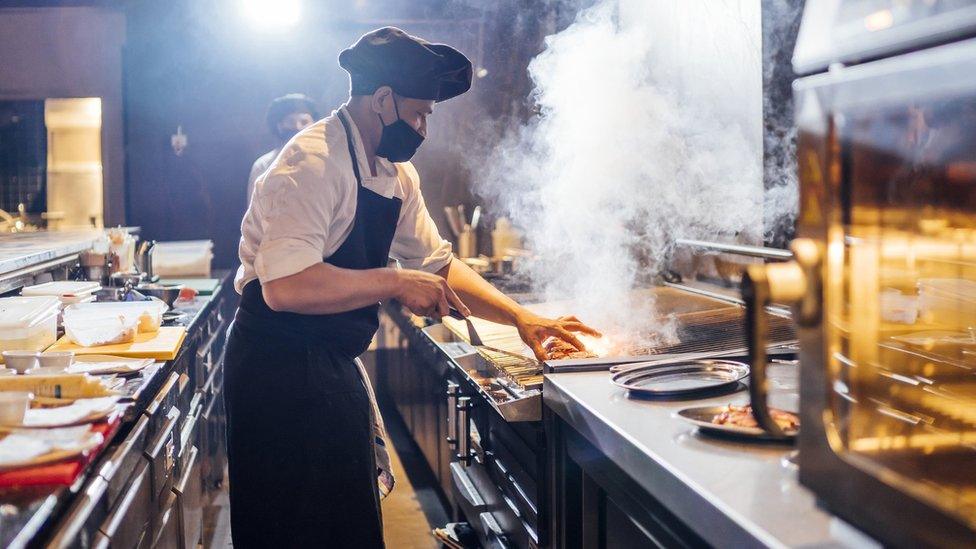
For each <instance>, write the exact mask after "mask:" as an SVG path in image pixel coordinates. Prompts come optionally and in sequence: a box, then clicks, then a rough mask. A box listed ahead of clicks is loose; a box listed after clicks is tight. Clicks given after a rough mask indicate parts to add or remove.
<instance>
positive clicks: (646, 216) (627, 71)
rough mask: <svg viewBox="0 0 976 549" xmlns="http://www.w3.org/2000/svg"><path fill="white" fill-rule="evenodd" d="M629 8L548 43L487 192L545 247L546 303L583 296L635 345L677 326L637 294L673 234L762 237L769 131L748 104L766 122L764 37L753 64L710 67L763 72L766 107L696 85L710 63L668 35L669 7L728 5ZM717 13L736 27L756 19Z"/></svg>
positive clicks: (597, 9)
mask: <svg viewBox="0 0 976 549" xmlns="http://www.w3.org/2000/svg"><path fill="white" fill-rule="evenodd" d="M732 3H733V4H735V2H732ZM628 4H632V3H628V2H627V1H626V0H619V1H609V0H607V1H602V2H600V3H598V4H597V5H595V6H593V7H591V8H588V9H586V10H584V11H582V12H581V13H580V14H579V15H578V17H577V19H576V21H575V23H574V24H572V25H571V26H570V27H568V28H567V29H566V30H564V31H562V32H559V33H557V34H554V35H552V36H550V37H548V38H547V39H546V44H545V50H544V51H543V52H542V53H541V54H540V55H539V56H537V57H536V58H535V59H534V60H533V61H532V62H531V64H530V65H529V72H530V75H531V78H532V81H533V83H534V86H535V89H534V92H533V100H534V101H535V103H536V105H537V109H538V115H537V116H535V117H534V118H533V119H532V120H531V121H530V122H529V123H528V124H527V125H525V126H523V127H520V128H518V129H517V130H516V131H514V132H510V133H509V135H507V136H505V138H504V139H502V142H501V144H500V145H498V146H497V147H495V148H494V149H493V152H492V154H491V155H490V158H489V159H488V162H487V164H486V165H487V166H488V167H489V169H488V171H487V173H485V174H484V175H485V176H484V177H482V178H481V180H480V181H478V182H477V186H476V191H477V192H478V193H479V194H480V195H482V196H484V197H486V198H489V199H490V200H492V201H493V202H494V203H495V204H498V205H500V206H501V207H502V209H503V210H505V211H506V213H507V214H508V215H509V216H510V217H512V218H513V219H514V221H515V222H516V223H517V224H518V225H519V226H521V227H522V228H523V229H524V231H525V237H526V244H527V247H529V248H530V249H531V250H533V252H535V256H536V259H535V260H534V261H533V262H532V263H531V264H529V265H528V266H527V267H526V268H527V269H528V271H529V272H528V274H529V275H530V276H531V277H532V279H533V280H534V281H535V283H536V284H537V285H538V289H539V290H540V292H542V293H543V295H544V297H545V298H546V299H547V300H559V299H566V298H568V297H572V298H573V300H574V302H575V303H576V305H574V307H575V310H573V311H572V313H574V314H576V315H577V316H579V317H580V318H581V319H582V320H583V321H585V322H588V323H590V324H591V325H593V326H596V327H598V328H600V329H602V330H603V331H605V332H609V333H617V334H627V337H630V338H631V339H632V340H633V339H634V336H635V335H636V334H644V335H649V334H654V333H656V334H657V337H660V335H661V333H662V330H664V331H666V330H665V329H664V327H662V326H661V325H660V322H658V323H651V322H650V319H653V318H655V317H656V316H658V315H657V314H656V313H655V311H654V304H653V303H652V302H650V301H642V300H638V301H635V300H634V298H633V293H632V290H633V288H635V287H638V286H640V285H642V284H646V282H647V275H648V274H649V273H653V272H655V269H657V268H659V267H661V266H663V264H664V263H665V262H666V260H667V258H668V255H669V253H670V252H671V251H672V249H673V241H674V239H676V238H703V239H716V238H725V239H732V238H735V239H738V240H740V241H749V242H761V240H762V232H763V208H762V200H763V198H762V197H763V192H762V191H763V177H762V136H761V128H760V129H758V130H756V131H753V128H751V127H745V126H744V125H743V123H742V119H743V116H742V112H743V109H745V110H746V111H748V112H753V113H756V114H755V116H756V117H758V119H761V98H760V97H759V96H758V95H761V84H760V79H761V68H760V65H761V61H760V56H759V48H760V44H759V43H758V41H757V40H754V41H753V43H750V44H749V45H748V47H749V48H752V47H754V50H750V51H751V52H752V53H754V57H755V60H754V61H749V62H747V63H741V62H740V63H738V65H736V59H729V58H725V59H723V58H722V56H721V55H716V58H715V59H714V60H711V63H712V65H713V66H712V67H704V68H703V70H706V71H711V73H710V74H715V73H716V72H717V73H718V74H720V75H721V74H724V73H725V72H728V73H730V74H732V73H734V72H735V71H754V73H755V81H756V83H757V86H758V88H757V89H758V90H759V93H758V94H753V95H756V97H755V104H754V105H752V104H750V105H740V104H736V102H735V98H736V97H739V96H741V95H742V94H741V93H740V94H735V93H732V94H729V93H727V92H729V91H730V90H727V89H723V86H725V85H727V82H728V81H724V80H723V79H722V78H716V79H714V81H712V82H709V81H708V79H703V80H704V82H705V84H704V86H699V87H698V88H697V89H696V90H691V89H690V88H689V87H688V86H687V85H684V86H683V85H682V83H683V82H684V83H685V84H687V80H688V79H687V78H686V77H683V76H682V75H687V74H688V73H689V72H692V73H693V72H694V71H695V70H698V69H699V68H702V67H701V65H702V63H704V62H705V61H703V60H702V59H701V58H691V57H690V56H691V55H692V54H689V58H688V59H684V60H682V56H681V53H680V52H678V53H677V54H676V52H675V51H674V48H675V45H674V44H673V43H665V41H666V38H665V37H662V36H661V33H662V31H663V29H662V27H663V26H664V25H667V23H666V21H667V17H661V12H662V11H665V12H670V15H672V16H673V15H674V14H675V12H674V10H676V9H681V7H680V6H679V7H677V8H676V7H674V4H681V5H688V6H690V5H692V4H695V5H697V6H698V8H697V9H698V10H700V11H701V12H702V13H704V14H705V16H708V15H709V14H708V12H709V10H711V9H712V7H713V6H714V5H718V3H714V4H713V2H712V1H711V0H708V1H707V2H706V1H701V0H699V1H698V2H691V1H689V2H687V4H686V3H685V2H680V3H674V2H669V1H657V2H650V1H648V2H638V3H637V4H640V5H639V6H636V7H635V6H631V7H630V8H629V9H628ZM743 4H746V3H745V2H743ZM754 4H758V3H754ZM736 9H738V8H736ZM748 9H753V8H748ZM748 9H747V11H748ZM754 10H758V8H754ZM733 11H735V10H733ZM735 13H739V12H738V11H736V12H735ZM712 15H716V17H723V18H722V19H721V23H717V24H721V25H730V26H731V27H732V28H731V29H730V30H729V32H730V33H734V32H745V31H743V30H742V29H741V28H740V27H744V26H748V24H747V22H744V21H738V20H736V19H735V18H734V17H733V18H731V19H730V20H729V18H727V17H725V16H724V15H723V14H712ZM747 15H748V14H746V15H743V17H746V16H747ZM754 15H755V17H754V20H755V24H753V25H752V26H753V27H754V29H753V30H755V31H756V33H758V30H757V27H758V11H756V12H755V14H754ZM718 20H719V19H716V21H718ZM662 21H665V22H664V23H662ZM750 24H751V23H750ZM693 32H694V31H693V30H692V34H693ZM749 40H752V38H750V39H749ZM749 40H747V42H748V41H749ZM714 41H715V43H714V44H711V45H709V47H713V48H716V49H717V50H721V48H722V46H721V45H720V44H719V42H720V41H721V38H714ZM750 59H751V58H750ZM682 63H685V64H682ZM687 64H691V65H692V66H691V67H689V66H688V65H687ZM725 64H731V65H732V66H725ZM731 78H733V79H734V78H738V76H737V75H736V74H732V77H731ZM700 83H701V82H699V84H700ZM731 91H735V90H731ZM723 98H725V99H724V100H723ZM758 119H757V120H756V127H757V128H759V127H760V124H761V120H758ZM665 335H667V334H665ZM638 339H639V338H638Z"/></svg>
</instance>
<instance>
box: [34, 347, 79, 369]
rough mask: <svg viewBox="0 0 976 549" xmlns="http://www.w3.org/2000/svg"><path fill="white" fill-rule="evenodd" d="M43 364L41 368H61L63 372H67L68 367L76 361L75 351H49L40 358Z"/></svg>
mask: <svg viewBox="0 0 976 549" xmlns="http://www.w3.org/2000/svg"><path fill="white" fill-rule="evenodd" d="M39 360H40V363H41V368H50V369H52V370H53V369H55V368H60V369H61V370H67V369H68V366H71V364H72V363H73V362H74V361H75V352H74V351H48V352H45V353H41V356H40V358H39Z"/></svg>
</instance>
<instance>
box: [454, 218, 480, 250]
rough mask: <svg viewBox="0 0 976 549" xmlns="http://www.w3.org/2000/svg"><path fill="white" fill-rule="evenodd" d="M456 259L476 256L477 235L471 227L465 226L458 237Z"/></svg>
mask: <svg viewBox="0 0 976 549" xmlns="http://www.w3.org/2000/svg"><path fill="white" fill-rule="evenodd" d="M457 240H458V257H459V258H464V257H475V256H476V255H478V239H477V234H476V233H475V232H474V229H473V228H472V227H471V225H468V224H465V225H464V228H463V229H462V230H461V234H460V235H459V236H458V239H457Z"/></svg>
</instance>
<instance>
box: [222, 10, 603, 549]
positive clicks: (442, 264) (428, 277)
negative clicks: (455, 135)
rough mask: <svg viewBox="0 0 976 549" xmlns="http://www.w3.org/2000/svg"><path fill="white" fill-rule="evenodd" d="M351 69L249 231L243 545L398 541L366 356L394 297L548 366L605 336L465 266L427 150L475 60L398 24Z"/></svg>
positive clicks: (238, 468) (232, 367)
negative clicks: (439, 210) (522, 344)
mask: <svg viewBox="0 0 976 549" xmlns="http://www.w3.org/2000/svg"><path fill="white" fill-rule="evenodd" d="M339 65H340V66H341V67H342V68H343V69H345V70H346V71H347V72H348V73H349V78H350V98H349V100H348V101H347V102H346V103H345V104H344V105H343V106H341V107H340V108H339V109H338V110H336V111H335V112H334V113H333V114H332V115H331V116H329V117H327V118H325V119H323V120H319V121H318V122H316V123H314V124H312V125H311V126H309V127H308V128H305V129H304V130H302V131H301V132H300V133H299V134H298V135H296V136H295V137H294V138H293V139H292V140H291V141H290V142H289V143H288V144H287V145H286V146H285V148H284V149H283V150H282V151H281V153H280V154H279V155H278V156H277V158H276V159H275V161H274V162H273V163H272V165H271V167H270V169H269V170H268V171H267V172H266V173H265V174H264V176H262V177H260V178H258V181H257V184H256V186H255V192H254V198H253V203H252V206H251V208H250V209H249V211H248V212H247V214H245V217H244V221H243V224H242V238H241V244H240V257H241V263H242V266H241V268H240V270H239V271H238V273H237V278H236V280H235V286H236V288H237V290H238V292H240V293H241V294H242V299H241V304H240V307H239V309H238V311H237V314H236V318H235V322H234V326H233V328H232V330H231V335H230V339H229V343H228V351H227V362H226V364H227V373H226V380H227V392H226V397H227V400H226V404H227V415H228V421H229V425H228V441H229V450H230V451H229V459H230V465H229V467H230V499H231V526H232V535H233V543H234V546H235V547H251V546H254V547H256V546H272V545H279V546H283V547H323V546H325V547H360V548H361V547H367V548H368V547H382V546H383V530H382V522H381V518H380V505H379V497H380V485H378V483H377V480H378V476H382V472H383V469H384V468H383V466H382V464H381V463H379V462H378V461H377V454H378V452H377V451H376V448H375V447H374V445H376V444H379V443H380V441H379V440H378V438H379V437H380V436H381V434H379V431H381V430H378V429H377V428H376V425H377V418H376V417H375V413H374V411H373V410H374V409H373V407H371V403H370V393H369V389H368V382H367V380H365V379H364V376H363V375H362V373H361V368H360V367H359V365H358V364H357V362H358V359H357V357H358V356H359V355H360V354H362V353H363V352H364V351H365V350H366V348H367V347H368V346H369V343H370V340H371V339H372V337H373V334H374V333H375V332H376V329H377V325H378V319H377V314H378V303H379V302H381V301H384V300H389V299H396V300H397V301H399V302H400V303H401V304H403V305H404V306H405V307H406V308H408V309H409V310H410V311H412V312H413V313H414V314H417V315H422V316H428V317H442V316H445V315H447V314H448V313H449V307H453V308H455V309H456V310H457V311H460V313H461V314H464V315H468V314H476V315H477V316H479V317H482V318H486V319H489V320H493V321H495V322H500V323H505V324H509V325H512V326H515V327H516V328H517V329H518V332H519V334H521V336H522V338H523V339H524V340H525V341H526V343H528V344H529V345H530V346H531V347H532V349H533V350H534V352H535V353H536V355H537V356H539V357H540V358H544V356H545V352H544V350H543V348H542V345H541V342H542V341H543V340H544V339H545V338H547V337H549V336H555V337H558V338H561V339H563V340H566V341H568V342H569V343H571V344H572V345H574V346H575V347H577V348H580V349H582V347H583V346H582V344H581V343H580V342H579V340H578V339H577V337H576V335H575V333H579V332H581V333H590V334H596V332H595V331H594V330H592V329H591V328H589V327H587V326H585V325H583V324H582V323H580V322H579V321H578V320H577V319H575V318H573V317H564V318H561V319H558V320H552V319H548V318H542V317H540V316H537V315H535V314H533V313H531V312H529V311H527V310H526V309H524V308H522V307H521V306H519V305H518V304H517V303H515V302H514V301H513V300H511V299H510V298H508V297H506V296H505V295H503V294H502V293H500V292H499V291H497V290H496V289H495V288H493V287H492V286H491V285H489V284H488V283H487V282H485V281H484V280H483V279H482V278H481V277H480V276H478V275H477V274H476V273H475V272H474V271H472V270H471V269H470V268H468V267H467V266H466V265H464V263H461V262H459V261H456V260H454V259H453V256H452V254H451V246H450V244H449V243H448V242H446V241H445V240H444V239H442V238H441V237H440V235H439V234H438V232H437V229H436V227H435V226H434V223H433V221H432V220H431V218H430V215H429V214H428V212H427V209H426V206H425V205H424V199H423V197H422V196H421V194H420V180H419V176H418V175H417V171H416V169H414V167H413V165H412V164H411V163H410V162H409V160H410V158H411V157H412V156H413V155H414V153H415V152H416V151H417V148H418V147H420V145H421V144H422V143H423V141H424V139H425V138H426V137H427V118H428V117H429V116H430V115H431V114H432V113H433V111H434V108H435V105H436V104H437V103H439V102H441V101H446V100H448V99H451V98H452V97H456V96H458V95H461V94H463V93H465V92H466V91H467V90H468V89H469V88H470V86H471V63H470V61H468V59H467V58H466V57H465V56H464V55H463V54H462V53H460V52H459V51H457V50H456V49H454V48H452V47H450V46H446V45H443V44H431V43H428V42H426V41H424V40H421V39H420V38H417V37H414V36H410V35H408V34H406V33H404V32H403V31H401V30H400V29H396V28H393V27H386V28H382V29H377V30H375V31H372V32H370V33H368V34H366V35H364V36H362V37H361V38H360V39H359V40H358V41H357V42H356V43H355V44H354V45H352V46H351V47H349V48H348V49H346V50H344V51H343V52H342V53H341V54H340V55H339ZM390 258H393V259H396V260H397V261H398V262H399V268H390V267H388V264H389V260H390ZM380 482H381V483H382V482H383V481H382V479H380Z"/></svg>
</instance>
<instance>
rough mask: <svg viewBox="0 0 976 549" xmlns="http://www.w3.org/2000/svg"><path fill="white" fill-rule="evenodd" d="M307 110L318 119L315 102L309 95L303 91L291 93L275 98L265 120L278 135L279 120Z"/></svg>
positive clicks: (313, 117) (272, 131)
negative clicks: (302, 92)
mask: <svg viewBox="0 0 976 549" xmlns="http://www.w3.org/2000/svg"><path fill="white" fill-rule="evenodd" d="M297 112H307V113H308V114H310V115H312V119H314V120H318V119H319V113H318V111H317V110H316V109H315V102H314V101H312V99H311V98H309V97H308V96H307V95H304V94H301V93H289V94H288V95H282V96H281V97H278V98H275V100H274V101H272V102H271V105H269V106H268V112H267V114H265V117H264V120H265V122H267V123H268V129H269V130H271V133H273V134H275V135H278V122H281V119H282V118H284V117H286V116H288V115H289V114H292V113H297Z"/></svg>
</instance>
